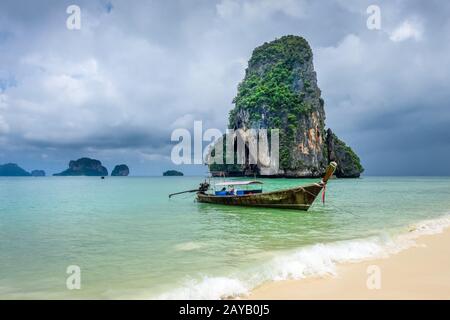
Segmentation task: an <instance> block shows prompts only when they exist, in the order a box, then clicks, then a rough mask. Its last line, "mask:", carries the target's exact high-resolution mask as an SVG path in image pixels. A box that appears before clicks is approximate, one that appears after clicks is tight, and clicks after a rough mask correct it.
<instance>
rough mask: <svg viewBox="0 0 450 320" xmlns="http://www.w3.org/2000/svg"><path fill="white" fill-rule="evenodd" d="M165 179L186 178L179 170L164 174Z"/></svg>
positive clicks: (168, 171)
mask: <svg viewBox="0 0 450 320" xmlns="http://www.w3.org/2000/svg"><path fill="white" fill-rule="evenodd" d="M163 176H164V177H181V176H184V174H183V172H181V171H177V170H167V171H165V172H164V173H163Z"/></svg>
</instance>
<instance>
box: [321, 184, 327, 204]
mask: <svg viewBox="0 0 450 320" xmlns="http://www.w3.org/2000/svg"><path fill="white" fill-rule="evenodd" d="M326 190H327V184H326V183H325V184H324V185H323V190H322V203H323V204H325V191H326Z"/></svg>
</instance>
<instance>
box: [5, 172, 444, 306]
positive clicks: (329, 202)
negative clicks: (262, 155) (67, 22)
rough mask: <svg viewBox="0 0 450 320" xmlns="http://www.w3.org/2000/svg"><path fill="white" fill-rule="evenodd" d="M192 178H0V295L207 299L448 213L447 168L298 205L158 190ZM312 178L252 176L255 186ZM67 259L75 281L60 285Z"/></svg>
mask: <svg viewBox="0 0 450 320" xmlns="http://www.w3.org/2000/svg"><path fill="white" fill-rule="evenodd" d="M201 181H202V178H201V177H148V178H147V177H145V178H144V177H142V178H140V177H126V178H123V177H108V178H106V179H105V180H101V179H99V178H93V177H92V178H91V177H46V178H0V298H2V299H15V298H30V299H32V298H43V299H54V298H64V299H65V298H73V299H78V298H98V299H114V298H150V299H152V298H211V299H216V298H220V297H226V296H230V295H237V294H245V293H246V292H248V290H250V289H252V288H253V287H254V286H256V285H259V284H261V283H262V282H264V281H268V280H277V279H286V278H303V277H307V276H310V275H314V274H322V273H332V272H334V265H335V263H337V262H343V261H352V260H358V259H364V258H368V257H371V256H374V255H379V254H382V253H385V252H388V251H389V250H390V251H392V250H394V251H395V250H396V249H401V248H402V247H403V246H405V245H406V244H405V242H400V241H399V240H398V239H399V238H398V236H397V235H400V234H405V233H408V232H410V231H411V230H416V231H419V232H420V231H424V232H426V231H431V232H433V231H434V230H438V229H439V227H440V226H441V225H442V224H445V223H448V222H449V219H448V217H449V216H448V213H449V212H450V178H448V177H445V178H444V177H442V178H439V177H433V178H431V177H430V178H426V177H364V178H361V179H351V180H339V179H336V180H332V181H330V183H329V184H328V188H327V195H326V204H325V205H323V204H322V203H321V199H320V198H318V199H317V200H316V202H315V204H314V205H313V207H312V208H311V209H310V210H309V211H308V212H302V211H290V210H277V209H261V208H242V207H227V206H219V205H208V204H200V203H196V202H195V201H194V194H187V195H182V196H179V197H177V198H173V199H170V200H169V199H168V197H167V195H168V194H169V193H171V192H175V191H181V190H186V189H192V188H193V187H196V186H197V185H198V183H199V182H201ZM312 181H316V180H296V179H266V180H264V182H265V190H275V189H279V188H286V187H290V186H294V185H297V184H306V183H308V182H312ZM414 232H415V231H414ZM70 265H77V266H79V267H80V269H81V289H80V290H68V289H67V288H66V279H67V277H68V276H69V275H68V274H66V269H67V267H68V266H70Z"/></svg>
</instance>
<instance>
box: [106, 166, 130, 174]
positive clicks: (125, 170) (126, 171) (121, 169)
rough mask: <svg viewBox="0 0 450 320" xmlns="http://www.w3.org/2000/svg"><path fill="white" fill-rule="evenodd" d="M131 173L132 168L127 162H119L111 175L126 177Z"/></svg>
mask: <svg viewBox="0 0 450 320" xmlns="http://www.w3.org/2000/svg"><path fill="white" fill-rule="evenodd" d="M129 174H130V169H129V168H128V166H127V165H126V164H119V165H117V166H115V167H114V170H113V171H112V172H111V176H113V177H126V176H128V175H129Z"/></svg>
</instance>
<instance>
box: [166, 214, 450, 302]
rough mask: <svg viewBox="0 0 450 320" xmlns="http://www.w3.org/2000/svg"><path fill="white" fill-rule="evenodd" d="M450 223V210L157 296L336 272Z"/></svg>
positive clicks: (238, 292)
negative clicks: (391, 231)
mask: <svg viewBox="0 0 450 320" xmlns="http://www.w3.org/2000/svg"><path fill="white" fill-rule="evenodd" d="M447 227H450V214H448V215H446V216H444V217H442V218H438V219H432V220H424V221H421V222H419V223H415V224H413V225H410V226H409V228H408V232H405V233H401V234H399V235H396V236H390V235H388V234H381V235H379V236H376V237H370V238H366V239H353V240H345V241H338V242H333V243H319V244H315V245H312V246H307V247H303V248H300V249H297V250H295V251H293V252H292V251H291V252H289V253H284V254H281V255H279V256H277V257H275V258H273V259H272V260H270V261H269V262H267V263H265V264H263V265H261V266H259V267H258V268H254V269H251V270H247V271H246V272H243V273H242V274H239V275H238V274H236V275H233V276H230V277H209V276H204V277H203V278H202V279H201V280H193V279H190V280H187V281H186V282H185V284H184V285H183V286H182V287H180V288H177V289H175V290H172V291H170V292H167V293H165V294H162V295H160V296H158V297H157V299H194V300H195V299H209V300H216V299H223V298H230V297H237V296H242V295H246V294H248V293H249V292H250V290H252V289H253V288H255V287H256V286H258V285H261V284H262V283H264V282H267V281H278V280H288V279H303V278H306V277H312V276H319V277H320V276H325V275H336V265H337V264H340V263H346V262H347V263H348V262H359V261H364V260H369V259H376V258H381V257H387V256H389V255H391V254H395V253H398V252H400V251H402V250H405V249H407V248H410V247H412V246H414V245H416V242H415V240H416V239H417V238H419V237H420V236H422V235H432V234H437V233H441V232H443V231H444V229H445V228H447Z"/></svg>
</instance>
